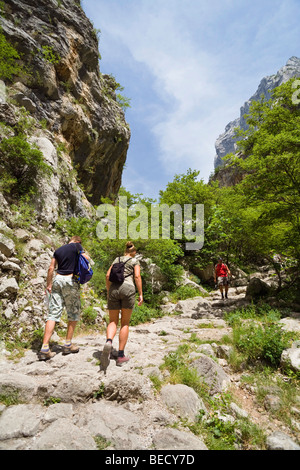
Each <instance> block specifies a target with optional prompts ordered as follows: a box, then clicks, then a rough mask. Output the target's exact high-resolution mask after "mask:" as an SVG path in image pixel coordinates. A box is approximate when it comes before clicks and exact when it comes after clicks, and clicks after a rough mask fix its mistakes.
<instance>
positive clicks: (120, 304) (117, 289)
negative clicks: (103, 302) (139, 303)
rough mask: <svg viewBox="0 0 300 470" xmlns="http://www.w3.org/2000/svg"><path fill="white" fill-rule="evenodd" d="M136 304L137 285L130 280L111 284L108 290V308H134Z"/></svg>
mask: <svg viewBox="0 0 300 470" xmlns="http://www.w3.org/2000/svg"><path fill="white" fill-rule="evenodd" d="M134 304H135V287H134V285H132V284H129V283H128V282H123V283H122V284H114V283H113V284H111V286H110V288H109V292H108V301H107V307H108V310H121V309H122V308H128V309H133V308H134Z"/></svg>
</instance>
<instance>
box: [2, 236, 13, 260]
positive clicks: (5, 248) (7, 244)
mask: <svg viewBox="0 0 300 470" xmlns="http://www.w3.org/2000/svg"><path fill="white" fill-rule="evenodd" d="M14 251H15V244H14V242H13V241H12V240H11V239H10V238H7V237H6V236H5V235H3V233H0V252H1V253H3V254H4V255H5V256H7V258H9V257H10V256H12V254H13V253H14Z"/></svg>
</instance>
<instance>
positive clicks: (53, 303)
mask: <svg viewBox="0 0 300 470" xmlns="http://www.w3.org/2000/svg"><path fill="white" fill-rule="evenodd" d="M80 253H81V255H82V256H84V258H85V259H86V260H88V259H89V258H88V256H87V255H86V254H85V253H84V250H83V248H82V246H81V238H80V237H78V236H73V237H72V238H71V239H70V241H69V243H68V244H66V245H63V246H61V247H60V248H58V249H57V250H55V252H54V254H53V258H52V260H51V263H50V267H49V269H48V275H47V288H46V295H47V296H48V295H49V297H50V300H49V313H48V318H47V321H46V326H45V332H44V338H43V345H42V348H41V350H40V352H39V359H40V360H47V359H51V357H53V356H55V353H54V352H51V351H50V348H49V341H50V338H51V336H52V333H53V331H54V328H55V324H56V322H59V321H60V318H61V314H62V311H63V308H64V307H65V308H66V311H67V315H68V327H67V336H66V341H65V344H64V345H63V350H62V353H63V354H64V355H66V354H70V353H77V352H78V351H79V348H78V347H77V346H76V345H75V344H72V338H73V334H74V331H75V327H76V324H77V322H78V320H79V318H80V310H81V301H80V283H79V282H78V280H77V279H76V278H75V275H76V274H77V273H76V271H77V269H78V267H77V266H78V259H79V256H80ZM56 267H57V273H56V277H55V280H54V282H53V274H54V270H55V268H56Z"/></svg>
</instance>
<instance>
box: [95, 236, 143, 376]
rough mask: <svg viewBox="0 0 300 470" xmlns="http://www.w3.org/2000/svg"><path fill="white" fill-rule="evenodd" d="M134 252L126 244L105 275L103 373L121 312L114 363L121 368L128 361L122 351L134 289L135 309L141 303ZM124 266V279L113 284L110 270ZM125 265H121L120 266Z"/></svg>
mask: <svg viewBox="0 0 300 470" xmlns="http://www.w3.org/2000/svg"><path fill="white" fill-rule="evenodd" d="M135 255H136V248H135V246H134V244H133V243H132V242H130V241H128V242H127V243H126V246H125V253H124V256H120V257H118V258H116V259H115V260H114V262H113V263H112V265H111V267H110V268H109V270H108V271H107V274H106V288H107V293H108V301H107V306H108V310H109V324H108V327H107V332H106V338H107V339H106V343H105V345H104V348H103V352H102V355H101V366H102V367H103V369H105V370H106V368H107V367H108V365H109V358H110V353H111V350H112V342H113V339H114V337H115V335H116V332H117V326H118V323H119V312H120V310H121V328H120V332H119V351H118V358H117V361H116V364H117V366H121V365H122V364H124V362H127V361H129V359H130V358H129V357H127V356H125V354H124V349H125V346H126V343H127V339H128V334H129V321H130V317H131V314H132V310H133V308H134V304H135V292H136V290H135V285H136V287H137V290H138V294H139V300H138V305H139V306H140V305H142V303H143V291H142V279H141V274H140V263H139V261H138V260H137V259H136V258H135ZM118 263H119V265H120V263H121V265H122V266H124V275H123V281H122V279H121V280H119V282H113V281H111V280H110V279H112V269H113V267H114V265H115V266H117V267H118V266H119V265H118ZM123 263H124V265H123Z"/></svg>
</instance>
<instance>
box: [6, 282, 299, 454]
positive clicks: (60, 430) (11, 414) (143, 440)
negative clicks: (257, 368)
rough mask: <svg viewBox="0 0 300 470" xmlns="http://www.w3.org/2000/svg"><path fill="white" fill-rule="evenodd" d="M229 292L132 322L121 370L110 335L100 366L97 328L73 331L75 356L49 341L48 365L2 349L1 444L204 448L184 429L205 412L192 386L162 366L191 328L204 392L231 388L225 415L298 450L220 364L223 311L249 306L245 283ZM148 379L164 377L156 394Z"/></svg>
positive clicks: (274, 443)
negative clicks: (7, 400)
mask: <svg viewBox="0 0 300 470" xmlns="http://www.w3.org/2000/svg"><path fill="white" fill-rule="evenodd" d="M229 294H230V295H229V300H228V301H227V302H222V301H220V297H219V294H218V293H213V294H211V295H210V297H206V298H203V297H196V298H193V299H188V300H183V301H179V302H178V303H177V304H176V305H175V304H169V305H167V306H165V309H166V310H169V311H176V314H168V313H167V312H166V315H165V316H164V317H162V318H160V319H156V320H153V321H151V322H149V323H146V324H142V325H138V326H135V327H131V328H130V334H129V341H128V344H127V347H126V354H127V355H129V356H130V357H131V359H130V361H129V362H128V363H126V364H123V365H122V367H117V366H116V362H115V359H116V352H117V348H118V340H117V337H116V339H115V341H114V348H116V349H113V352H112V355H111V360H110V364H109V366H108V368H107V370H101V367H100V357H101V351H102V348H103V345H104V342H105V337H104V335H97V334H95V335H90V336H77V337H76V339H75V342H76V344H78V345H79V346H80V351H79V352H78V353H77V354H70V355H68V356H63V355H62V354H61V347H60V346H59V345H54V346H53V350H54V351H56V355H55V356H54V357H53V358H52V359H50V360H49V361H46V362H44V361H38V360H37V354H36V352H35V351H31V350H27V351H26V353H25V355H24V357H22V358H21V359H20V360H19V361H18V362H12V361H9V360H7V358H5V356H4V355H2V356H0V365H1V370H0V395H1V396H2V397H3V396H4V395H5V396H6V397H9V396H10V397H11V398H13V397H15V398H17V401H16V402H12V404H7V406H5V405H0V412H1V415H0V449H1V450H96V449H99V448H101V449H103V448H105V449H107V450H109V449H111V450H149V449H152V450H153V449H155V450H206V449H208V447H207V445H206V444H205V442H204V439H202V437H200V436H198V435H195V434H193V433H192V432H191V431H190V428H189V427H188V423H190V424H191V423H195V422H196V420H197V416H198V415H199V412H202V413H203V414H205V413H207V410H206V408H205V405H204V403H203V402H202V400H201V399H200V398H199V396H198V394H197V393H196V392H195V391H194V390H193V389H192V388H191V387H188V386H186V385H182V384H170V383H167V380H166V379H167V377H168V374H169V373H168V372H167V371H166V370H163V369H161V368H160V366H161V365H162V364H163V362H164V358H165V357H167V356H168V355H170V354H171V353H172V352H174V351H175V350H176V349H177V348H178V346H179V345H180V344H182V343H184V342H186V341H189V340H190V338H191V335H194V337H196V338H198V339H200V340H201V341H203V344H200V345H199V344H198V343H197V344H195V347H194V349H193V352H192V353H191V354H190V357H189V359H190V360H192V363H191V366H192V367H195V368H196V369H197V373H198V374H199V375H200V376H202V377H203V378H204V380H205V382H206V384H207V385H208V387H209V392H210V394H211V395H215V394H218V393H220V392H221V391H223V390H227V389H230V391H231V393H232V395H233V396H234V397H235V403H231V405H230V411H229V415H230V416H229V418H228V416H227V418H228V419H231V420H232V421H233V422H234V420H235V419H238V418H241V417H248V418H249V419H250V420H251V421H252V422H253V423H255V424H257V425H259V426H260V427H262V428H263V429H264V430H265V432H266V434H267V435H268V438H267V448H269V449H284V450H293V449H295V450H296V449H297V450H299V449H300V446H299V444H298V442H299V441H298V440H297V439H299V436H298V438H297V436H295V435H293V434H292V433H291V432H290V431H289V429H287V427H286V426H284V425H283V424H282V423H280V422H279V421H278V422H277V421H276V420H274V419H270V416H269V414H268V412H267V410H266V409H263V408H262V407H261V406H259V405H257V404H256V401H255V398H254V395H253V394H252V391H251V387H249V386H248V387H247V386H245V385H243V383H242V381H241V380H240V375H241V374H239V373H233V371H232V370H231V368H230V366H229V365H228V363H227V360H226V358H225V357H226V347H224V346H222V337H223V336H224V335H228V334H229V333H230V331H231V329H230V327H229V326H228V325H227V324H226V322H225V320H224V319H223V314H224V311H225V310H226V309H230V308H233V307H235V306H238V305H239V306H241V305H245V304H246V303H247V301H246V299H245V289H242V288H230V290H229ZM173 313H174V312H173ZM294 321H296V322H299V320H294ZM298 327H299V323H298ZM222 351H223V352H222ZM224 351H225V353H224ZM153 378H156V380H160V381H161V382H163V383H164V385H163V386H162V387H161V388H160V389H159V391H157V390H156V388H155V386H154V383H155V379H153ZM298 419H299V414H298Z"/></svg>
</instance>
